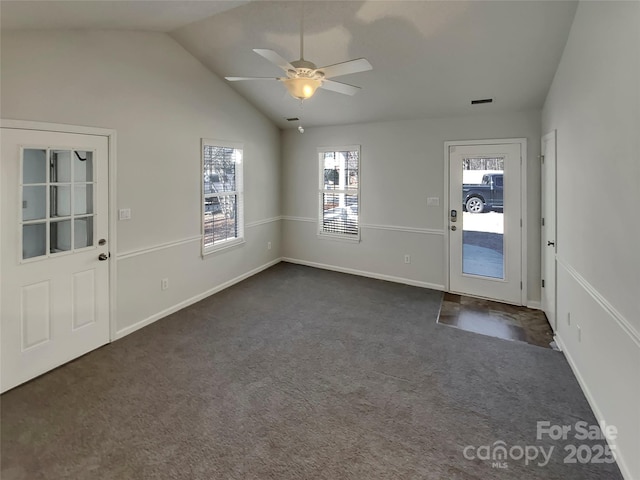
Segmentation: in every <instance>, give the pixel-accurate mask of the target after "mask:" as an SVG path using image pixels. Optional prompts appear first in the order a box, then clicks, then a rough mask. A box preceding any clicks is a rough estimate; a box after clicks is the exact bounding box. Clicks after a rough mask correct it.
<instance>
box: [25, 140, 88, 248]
mask: <svg viewBox="0 0 640 480" xmlns="http://www.w3.org/2000/svg"><path fill="white" fill-rule="evenodd" d="M21 165H22V167H21V169H22V176H21V179H22V180H21V185H20V187H21V203H22V217H21V219H20V226H19V228H20V231H21V233H22V259H23V260H27V259H31V258H43V257H45V258H46V257H51V256H54V255H57V254H60V253H64V252H67V253H68V252H73V251H77V250H80V249H82V248H87V247H92V246H93V245H94V236H95V235H94V233H95V226H96V225H97V223H96V222H95V221H94V220H95V217H96V215H95V212H94V208H93V207H94V192H95V190H96V188H95V186H96V182H95V179H94V152H93V151H87V150H78V149H69V150H58V149H40V148H24V149H23V150H22V163H21Z"/></svg>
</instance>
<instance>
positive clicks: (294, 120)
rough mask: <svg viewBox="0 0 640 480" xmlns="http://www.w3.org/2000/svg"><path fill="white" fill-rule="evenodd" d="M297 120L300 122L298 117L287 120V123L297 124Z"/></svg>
mask: <svg viewBox="0 0 640 480" xmlns="http://www.w3.org/2000/svg"><path fill="white" fill-rule="evenodd" d="M298 120H300V119H299V118H298V117H291V118H287V122H297V121H298Z"/></svg>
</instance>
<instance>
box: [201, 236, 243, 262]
mask: <svg viewBox="0 0 640 480" xmlns="http://www.w3.org/2000/svg"><path fill="white" fill-rule="evenodd" d="M244 244H245V241H244V238H236V239H233V240H227V241H225V242H223V243H220V244H218V245H214V246H213V247H208V248H207V249H206V250H204V249H203V250H202V257H203V258H204V257H206V256H208V255H211V254H213V253H218V252H221V251H223V250H229V249H230V248H235V247H239V246H241V245H244Z"/></svg>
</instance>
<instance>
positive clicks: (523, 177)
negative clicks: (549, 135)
mask: <svg viewBox="0 0 640 480" xmlns="http://www.w3.org/2000/svg"><path fill="white" fill-rule="evenodd" d="M503 143H508V144H512V143H513V144H519V145H520V154H521V158H522V163H521V168H520V186H521V188H520V202H521V206H520V208H521V212H520V213H521V218H522V230H521V234H522V235H521V242H522V244H521V249H522V258H521V267H520V268H521V271H522V290H521V291H520V304H521V305H527V302H528V298H527V297H528V294H527V139H526V138H498V139H485V140H447V141H445V142H444V199H445V201H444V204H445V207H446V208H445V209H444V212H443V221H444V223H443V225H444V232H445V233H444V257H445V260H446V262H445V263H446V265H445V272H444V285H445V291H447V292H450V291H451V285H450V272H449V260H450V259H449V255H450V254H451V252H450V251H449V242H450V239H449V236H450V230H449V212H450V210H451V209H452V206H451V205H449V181H450V180H449V147H453V146H468V145H494V144H503ZM455 209H456V210H460V206H459V205H456V208H455Z"/></svg>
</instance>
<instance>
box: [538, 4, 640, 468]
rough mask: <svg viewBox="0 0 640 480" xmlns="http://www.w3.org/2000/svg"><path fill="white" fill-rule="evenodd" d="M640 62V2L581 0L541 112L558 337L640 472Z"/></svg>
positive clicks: (627, 461)
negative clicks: (553, 209)
mask: <svg viewBox="0 0 640 480" xmlns="http://www.w3.org/2000/svg"><path fill="white" fill-rule="evenodd" d="M639 64H640V3H638V2H582V3H581V4H580V5H579V7H578V10H577V13H576V16H575V19H574V23H573V26H572V29H571V33H570V36H569V39H568V42H567V45H566V48H565V51H564V54H563V56H562V60H561V62H560V65H559V68H558V70H557V72H556V76H555V79H554V81H553V84H552V87H551V90H550V92H549V95H548V97H547V100H546V103H545V107H544V110H543V116H542V118H543V132H544V133H546V132H549V131H551V130H553V129H556V130H557V139H558V140H557V144H558V152H557V182H558V184H557V189H558V194H557V196H558V199H557V221H558V227H557V249H558V253H557V258H558V280H557V286H558V310H557V313H558V337H559V339H560V341H561V343H562V344H563V346H564V349H565V353H566V354H567V357H568V358H569V360H570V362H571V363H572V367H573V368H574V371H575V373H576V376H577V377H578V379H579V380H580V381H581V383H582V386H583V389H584V390H585V393H586V394H587V397H588V398H589V400H590V402H591V404H592V407H593V409H594V411H595V412H596V415H597V416H598V417H599V419H600V420H605V421H606V422H607V423H609V424H614V425H616V426H617V427H618V429H619V431H620V434H619V437H618V439H617V442H616V444H617V447H618V453H619V459H620V462H619V464H620V466H621V468H622V469H623V473H624V474H625V478H628V479H632V478H633V479H637V478H640V456H639V455H638V453H639V452H640V252H639V250H638V246H639V245H640V226H639V223H638V218H639V217H638V212H637V203H638V198H637V197H638V192H640V157H639V155H640V153H639V152H640V143H639V140H638V139H639V132H640V66H639ZM569 315H570V320H569ZM578 326H579V327H580V329H581V336H580V339H581V340H580V339H579V336H578Z"/></svg>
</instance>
